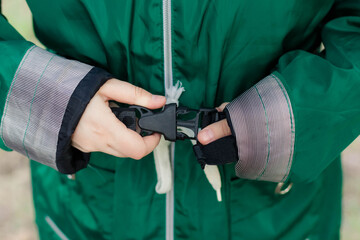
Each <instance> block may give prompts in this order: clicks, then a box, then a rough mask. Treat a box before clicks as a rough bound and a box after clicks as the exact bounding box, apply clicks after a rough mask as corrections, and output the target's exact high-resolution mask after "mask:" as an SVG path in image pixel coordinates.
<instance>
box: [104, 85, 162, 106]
mask: <svg viewBox="0 0 360 240" xmlns="http://www.w3.org/2000/svg"><path fill="white" fill-rule="evenodd" d="M99 93H100V94H102V95H103V96H105V97H106V98H107V99H106V100H110V99H111V100H115V101H118V102H121V103H127V104H134V105H139V106H143V107H146V108H150V109H155V108H160V107H162V106H164V105H165V102H166V98H165V97H164V96H160V95H153V94H151V93H149V92H148V91H146V90H144V89H142V88H140V87H137V86H134V85H132V84H130V83H128V82H124V81H120V80H118V79H110V80H108V81H107V82H106V83H105V84H104V85H103V86H102V87H101V88H100V90H99Z"/></svg>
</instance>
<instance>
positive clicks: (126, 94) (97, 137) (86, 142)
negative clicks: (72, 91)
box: [71, 79, 166, 159]
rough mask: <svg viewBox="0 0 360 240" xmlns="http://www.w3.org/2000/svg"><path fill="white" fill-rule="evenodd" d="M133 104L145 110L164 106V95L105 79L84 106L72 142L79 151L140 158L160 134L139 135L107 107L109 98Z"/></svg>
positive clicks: (150, 150) (153, 147)
mask: <svg viewBox="0 0 360 240" xmlns="http://www.w3.org/2000/svg"><path fill="white" fill-rule="evenodd" d="M110 100H115V101H117V102H120V103H126V104H134V105H139V106H143V107H146V108H149V109H156V108H161V107H162V106H164V105H165V102H166V99H165V97H164V96H159V95H152V94H151V93H149V92H147V91H145V90H144V89H142V88H139V87H136V86H134V85H132V84H130V83H128V82H124V81H120V80H118V79H110V80H108V81H107V82H106V83H105V84H104V85H103V86H102V87H101V88H100V89H99V91H98V92H97V93H96V94H95V95H94V97H93V98H92V99H91V101H90V102H89V104H88V105H87V107H86V109H85V111H84V113H83V115H82V117H81V119H80V121H79V123H78V125H77V127H76V129H75V132H74V134H73V135H72V138H71V139H72V145H73V146H74V147H75V148H77V149H79V150H80V151H82V152H104V153H107V154H110V155H113V156H116V157H130V158H133V159H141V158H143V157H144V156H146V155H148V154H149V153H151V152H152V151H153V150H154V149H155V147H156V146H157V145H158V144H159V141H160V134H158V133H154V134H152V135H150V136H146V137H142V136H140V135H139V134H138V133H137V132H135V131H133V130H130V129H128V128H127V127H126V126H125V125H124V124H123V123H122V122H121V121H120V120H118V119H117V118H116V116H115V115H114V114H113V113H112V111H111V109H110V107H109V101H110Z"/></svg>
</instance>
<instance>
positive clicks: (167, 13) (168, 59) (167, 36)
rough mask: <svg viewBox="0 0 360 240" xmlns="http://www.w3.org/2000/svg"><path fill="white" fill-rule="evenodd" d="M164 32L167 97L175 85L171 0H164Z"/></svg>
mask: <svg viewBox="0 0 360 240" xmlns="http://www.w3.org/2000/svg"><path fill="white" fill-rule="evenodd" d="M163 34H164V84H165V95H166V97H169V92H170V89H171V88H172V87H173V85H174V84H173V73H172V52H171V0H163Z"/></svg>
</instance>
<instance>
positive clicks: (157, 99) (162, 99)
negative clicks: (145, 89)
mask: <svg viewBox="0 0 360 240" xmlns="http://www.w3.org/2000/svg"><path fill="white" fill-rule="evenodd" d="M164 98H165V97H164V96H161V95H152V100H153V101H155V102H160V101H164Z"/></svg>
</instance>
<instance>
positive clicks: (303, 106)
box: [274, 0, 360, 182]
mask: <svg viewBox="0 0 360 240" xmlns="http://www.w3.org/2000/svg"><path fill="white" fill-rule="evenodd" d="M328 19H329V20H328V21H327V22H326V24H325V25H324V27H323V29H322V35H321V36H322V41H323V43H324V46H325V51H324V52H323V53H322V54H321V55H316V54H311V53H308V52H305V51H301V50H298V51H292V52H289V53H287V54H285V55H283V56H282V57H281V58H280V60H279V64H278V66H277V69H276V70H277V71H276V72H275V73H274V75H275V76H277V77H278V78H279V79H280V80H281V82H282V83H283V84H284V85H285V88H286V90H287V92H288V94H289V97H290V101H291V105H292V108H293V111H294V118H295V148H294V157H293V163H292V167H291V171H290V178H291V181H294V182H299V181H312V180H314V179H315V178H316V177H317V176H318V175H320V174H321V172H322V171H323V170H324V169H325V168H326V167H327V166H329V165H330V163H331V162H332V161H333V160H334V159H335V158H336V157H338V156H339V154H340V153H341V151H343V150H344V149H345V148H346V147H347V146H348V145H349V144H350V143H351V142H352V141H353V140H354V139H355V138H356V137H357V136H358V135H359V133H360V1H359V0H348V1H338V2H336V3H335V4H334V7H333V9H332V10H331V12H330V14H329V16H328Z"/></svg>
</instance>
